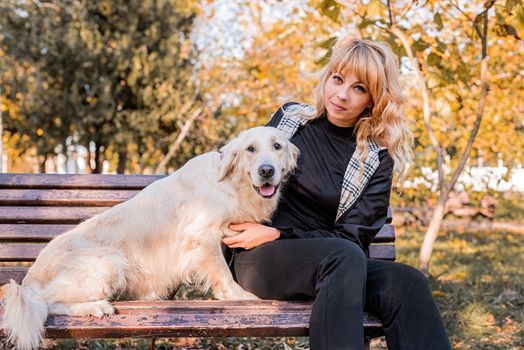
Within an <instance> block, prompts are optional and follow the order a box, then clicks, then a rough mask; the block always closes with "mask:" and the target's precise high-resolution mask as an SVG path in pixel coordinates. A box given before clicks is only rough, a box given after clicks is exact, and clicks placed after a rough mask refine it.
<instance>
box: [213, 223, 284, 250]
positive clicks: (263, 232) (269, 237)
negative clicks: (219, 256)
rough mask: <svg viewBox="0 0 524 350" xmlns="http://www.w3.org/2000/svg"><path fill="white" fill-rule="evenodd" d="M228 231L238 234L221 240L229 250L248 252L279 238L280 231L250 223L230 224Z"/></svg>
mask: <svg viewBox="0 0 524 350" xmlns="http://www.w3.org/2000/svg"><path fill="white" fill-rule="evenodd" d="M229 229H230V230H232V231H235V232H238V233H237V234H236V235H234V236H230V237H225V238H224V239H223V240H222V242H224V244H226V245H227V246H228V247H229V248H244V249H248V250H249V249H253V248H255V247H258V246H259V245H261V244H264V243H267V242H271V241H274V240H275V239H277V238H278V237H280V231H279V230H277V229H276V228H274V227H270V226H265V225H261V224H254V223H252V222H245V223H243V224H230V225H229Z"/></svg>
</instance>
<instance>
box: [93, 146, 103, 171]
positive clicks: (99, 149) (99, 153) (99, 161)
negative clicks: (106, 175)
mask: <svg viewBox="0 0 524 350" xmlns="http://www.w3.org/2000/svg"><path fill="white" fill-rule="evenodd" d="M104 150H105V147H104V146H102V145H99V144H96V147H95V168H94V169H93V174H102V170H103V169H102V167H103V163H104Z"/></svg>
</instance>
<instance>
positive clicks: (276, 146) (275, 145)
mask: <svg viewBox="0 0 524 350" xmlns="http://www.w3.org/2000/svg"><path fill="white" fill-rule="evenodd" d="M273 147H274V148H275V149H276V150H279V149H281V148H282V145H281V144H280V143H275V144H274V145H273Z"/></svg>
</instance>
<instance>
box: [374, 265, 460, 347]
mask: <svg viewBox="0 0 524 350" xmlns="http://www.w3.org/2000/svg"><path fill="white" fill-rule="evenodd" d="M367 266H368V269H367V284H366V307H365V310H366V311H370V312H373V313H375V314H377V315H378V316H379V317H380V318H381V319H382V323H383V325H384V332H385V333H386V342H387V344H388V349H389V350H420V349H425V350H450V349H451V345H450V344H449V340H448V337H447V335H446V331H445V329H444V325H443V324H442V319H441V317H440V314H439V312H438V310H437V306H436V305H435V301H434V300H433V297H432V295H431V292H430V290H429V288H428V283H427V280H426V278H425V277H424V275H423V274H422V273H420V271H418V270H417V269H415V268H413V267H411V266H408V265H405V264H401V263H395V262H390V261H382V260H374V259H368V263H367Z"/></svg>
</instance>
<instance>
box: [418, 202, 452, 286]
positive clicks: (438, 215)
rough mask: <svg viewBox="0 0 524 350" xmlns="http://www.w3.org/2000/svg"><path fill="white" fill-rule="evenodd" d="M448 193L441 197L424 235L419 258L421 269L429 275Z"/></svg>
mask: <svg viewBox="0 0 524 350" xmlns="http://www.w3.org/2000/svg"><path fill="white" fill-rule="evenodd" d="M446 200H447V195H446V196H445V197H440V198H439V200H438V202H437V206H436V207H435V210H434V211H433V215H432V216H431V221H430V222H429V226H428V229H427V231H426V234H425V235H424V241H423V242H422V248H421V249H420V260H419V270H420V271H421V272H422V273H423V274H424V275H426V277H427V276H429V259H430V258H431V253H432V252H433V244H434V243H435V240H436V239H437V236H438V232H439V230H440V226H441V225H442V220H443V218H444V214H445V212H444V210H445V206H446Z"/></svg>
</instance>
